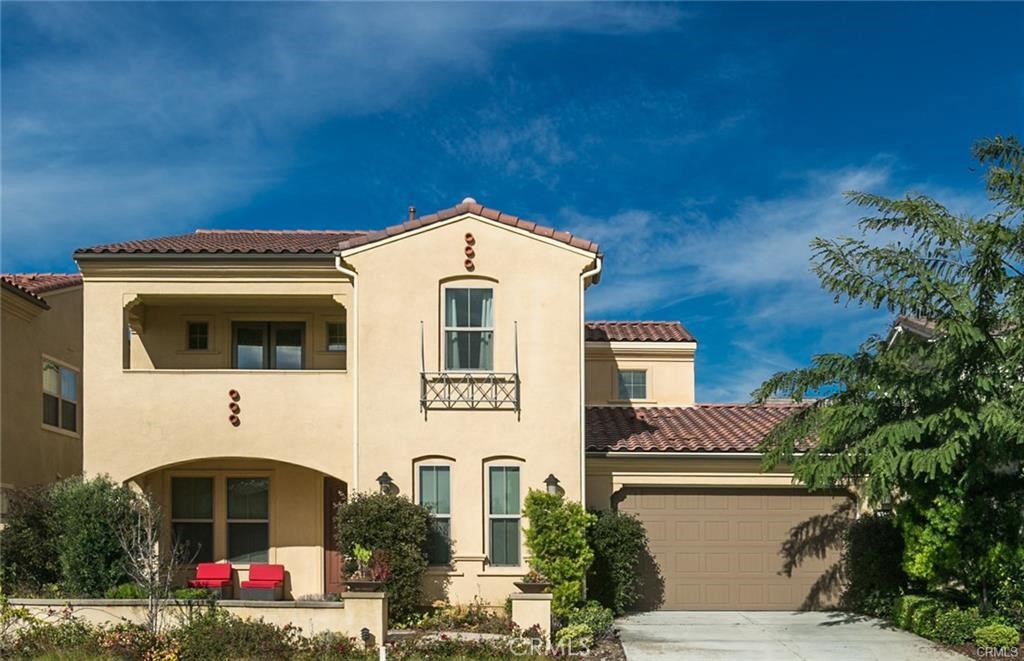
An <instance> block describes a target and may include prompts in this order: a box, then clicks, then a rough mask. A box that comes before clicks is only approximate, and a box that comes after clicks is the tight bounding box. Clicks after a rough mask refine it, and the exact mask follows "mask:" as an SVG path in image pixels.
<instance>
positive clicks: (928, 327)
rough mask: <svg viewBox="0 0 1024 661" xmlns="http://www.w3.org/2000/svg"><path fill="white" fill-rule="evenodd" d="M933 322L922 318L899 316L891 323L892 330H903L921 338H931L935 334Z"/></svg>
mask: <svg viewBox="0 0 1024 661" xmlns="http://www.w3.org/2000/svg"><path fill="white" fill-rule="evenodd" d="M935 325H936V324H935V322H934V321H933V320H931V319H925V318H924V317H909V316H906V315H900V316H898V317H896V321H894V322H893V328H904V329H906V330H908V331H910V332H911V333H914V334H915V335H920V336H921V337H925V338H928V337H931V336H932V335H933V334H934V333H935Z"/></svg>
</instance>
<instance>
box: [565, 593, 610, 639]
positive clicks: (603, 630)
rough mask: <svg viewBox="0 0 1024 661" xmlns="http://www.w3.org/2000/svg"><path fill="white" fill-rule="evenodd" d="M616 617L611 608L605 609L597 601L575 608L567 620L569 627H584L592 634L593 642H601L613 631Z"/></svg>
mask: <svg viewBox="0 0 1024 661" xmlns="http://www.w3.org/2000/svg"><path fill="white" fill-rule="evenodd" d="M614 621H615V616H614V615H613V614H612V611H611V609H610V608H605V607H604V606H602V605H601V604H599V603H598V602H596V601H588V602H587V603H586V604H584V605H583V606H581V607H579V608H574V609H573V610H572V611H571V612H570V613H569V617H568V620H567V624H566V625H567V626H575V625H582V626H585V627H586V628H587V630H588V631H589V632H590V635H591V638H592V639H593V640H601V639H602V638H604V637H605V636H607V635H608V633H609V632H610V631H611V630H612V624H613V623H614Z"/></svg>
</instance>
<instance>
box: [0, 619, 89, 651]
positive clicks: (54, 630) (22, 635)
mask: <svg viewBox="0 0 1024 661" xmlns="http://www.w3.org/2000/svg"><path fill="white" fill-rule="evenodd" d="M101 633H102V629H99V628H96V627H92V626H90V625H88V624H86V623H85V622H82V621H81V620H77V619H75V618H73V617H63V618H61V619H60V620H58V621H57V622H36V623H34V624H32V625H30V626H28V627H25V628H24V629H22V630H20V631H19V632H18V635H17V637H16V639H15V642H14V645H13V647H12V648H11V649H9V650H7V651H6V652H5V658H12V659H38V658H40V657H51V656H52V657H57V658H65V656H64V655H65V654H72V653H73V654H77V656H78V657H79V658H103V657H104V656H105V654H104V650H103V647H102V645H101V643H100V634H101Z"/></svg>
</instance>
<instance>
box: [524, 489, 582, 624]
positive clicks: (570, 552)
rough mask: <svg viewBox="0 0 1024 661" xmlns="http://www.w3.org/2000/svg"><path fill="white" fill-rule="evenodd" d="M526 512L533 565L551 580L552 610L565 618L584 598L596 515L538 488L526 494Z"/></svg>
mask: <svg viewBox="0 0 1024 661" xmlns="http://www.w3.org/2000/svg"><path fill="white" fill-rule="evenodd" d="M523 513H524V514H525V515H526V517H527V518H528V519H529V520H530V526H529V528H527V529H526V546H527V548H529V549H530V566H531V567H533V568H534V569H536V570H537V571H539V572H540V573H542V574H544V576H545V577H546V578H547V579H548V580H549V581H550V582H551V592H552V594H553V595H554V598H553V599H552V602H551V612H552V613H553V614H554V615H556V616H559V617H564V616H566V615H568V614H569V611H570V609H571V608H572V607H573V606H575V605H576V604H577V603H578V602H579V601H580V599H582V597H583V579H584V577H585V576H586V574H587V569H589V568H590V563H591V562H593V560H594V552H593V551H591V550H590V546H589V545H588V544H587V528H588V527H589V526H590V525H591V524H592V523H593V521H594V515H592V514H588V513H587V511H586V510H584V509H583V506H582V505H580V504H579V503H577V502H574V501H570V500H566V499H565V498H564V497H562V496H561V495H555V494H549V493H547V492H544V491H538V490H536V489H531V490H530V492H529V493H528V494H526V500H525V502H524V507H523Z"/></svg>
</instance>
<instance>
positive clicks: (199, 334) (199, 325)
mask: <svg viewBox="0 0 1024 661" xmlns="http://www.w3.org/2000/svg"><path fill="white" fill-rule="evenodd" d="M209 348H210V324H209V323H208V322H205V321H190V322H188V350H189V351H206V350H208V349H209Z"/></svg>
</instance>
